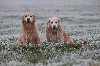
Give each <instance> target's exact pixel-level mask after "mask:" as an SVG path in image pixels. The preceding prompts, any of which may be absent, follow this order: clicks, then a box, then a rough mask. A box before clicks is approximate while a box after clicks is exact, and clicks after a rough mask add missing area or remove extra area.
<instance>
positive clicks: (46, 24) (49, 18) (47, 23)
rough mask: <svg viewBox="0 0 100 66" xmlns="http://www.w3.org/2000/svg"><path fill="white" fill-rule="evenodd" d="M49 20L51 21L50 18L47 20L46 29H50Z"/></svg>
mask: <svg viewBox="0 0 100 66" xmlns="http://www.w3.org/2000/svg"><path fill="white" fill-rule="evenodd" d="M50 20H51V18H49V19H48V20H47V23H46V25H47V27H50V25H49V24H50Z"/></svg>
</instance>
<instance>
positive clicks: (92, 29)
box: [0, 0, 100, 66]
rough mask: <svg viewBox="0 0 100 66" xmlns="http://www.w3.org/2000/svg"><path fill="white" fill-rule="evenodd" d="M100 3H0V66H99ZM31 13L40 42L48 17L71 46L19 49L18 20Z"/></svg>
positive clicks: (21, 0) (87, 0)
mask: <svg viewBox="0 0 100 66" xmlns="http://www.w3.org/2000/svg"><path fill="white" fill-rule="evenodd" d="M99 3H100V1H98V0H84V1H82V0H77V1H75V0H71V1H69V0H54V1H53V0H51V1H50V0H48V1H47V0H36V1H35V0H4V1H0V66H100V5H99ZM25 12H33V13H34V14H35V15H36V22H37V24H38V27H39V35H40V37H41V40H42V41H45V40H46V36H45V25H46V22H47V19H48V18H49V17H53V16H58V17H60V18H61V22H62V25H63V27H64V30H65V31H66V33H68V34H69V35H70V36H71V38H73V39H74V40H75V41H76V40H79V39H84V40H86V41H87V44H86V45H78V44H76V43H74V44H73V45H69V44H57V43H41V45H40V46H34V45H30V46H27V47H21V46H19V45H18V44H17V43H16V39H17V38H18V36H19V34H20V28H21V16H22V14H23V13H25Z"/></svg>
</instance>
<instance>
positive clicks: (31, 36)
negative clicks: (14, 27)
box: [17, 13, 40, 45]
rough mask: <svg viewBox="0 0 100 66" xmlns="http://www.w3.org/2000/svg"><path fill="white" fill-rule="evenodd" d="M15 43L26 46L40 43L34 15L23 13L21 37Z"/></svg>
mask: <svg viewBox="0 0 100 66" xmlns="http://www.w3.org/2000/svg"><path fill="white" fill-rule="evenodd" d="M17 42H18V43H20V44H21V45H26V44H29V43H34V44H39V43H40V38H39V33H38V27H37V24H36V20H35V15H34V14H32V13H25V14H24V15H23V16H22V24H21V35H20V36H19V38H18V40H17Z"/></svg>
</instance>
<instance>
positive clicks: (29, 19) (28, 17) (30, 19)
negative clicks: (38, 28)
mask: <svg viewBox="0 0 100 66" xmlns="http://www.w3.org/2000/svg"><path fill="white" fill-rule="evenodd" d="M34 22H35V15H34V14H32V13H30V12H28V13H25V14H24V15H22V23H23V24H24V25H26V26H27V28H30V27H32V25H33V24H34Z"/></svg>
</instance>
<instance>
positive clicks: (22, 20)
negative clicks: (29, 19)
mask: <svg viewBox="0 0 100 66" xmlns="http://www.w3.org/2000/svg"><path fill="white" fill-rule="evenodd" d="M24 16H25V15H22V23H24Z"/></svg>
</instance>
